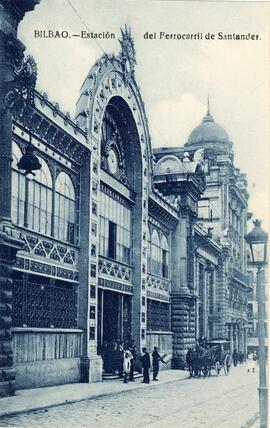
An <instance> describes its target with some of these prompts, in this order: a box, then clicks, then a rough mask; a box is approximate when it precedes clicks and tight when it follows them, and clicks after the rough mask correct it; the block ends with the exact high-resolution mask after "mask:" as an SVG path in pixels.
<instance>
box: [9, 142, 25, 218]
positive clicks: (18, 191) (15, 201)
mask: <svg viewBox="0 0 270 428" xmlns="http://www.w3.org/2000/svg"><path fill="white" fill-rule="evenodd" d="M21 157H22V152H21V150H20V148H19V146H18V145H17V144H16V143H14V142H12V160H13V162H12V202H11V218H12V221H13V223H15V224H17V225H18V226H24V217H25V211H24V210H25V185H26V178H25V175H24V174H22V173H21V172H20V171H19V169H18V167H17V163H18V162H19V160H20V159H21Z"/></svg>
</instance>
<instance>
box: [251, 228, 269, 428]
mask: <svg viewBox="0 0 270 428" xmlns="http://www.w3.org/2000/svg"><path fill="white" fill-rule="evenodd" d="M246 241H247V243H248V244H249V246H250V254H251V261H252V263H253V264H254V265H255V266H257V284H256V285H257V293H256V297H257V304H258V336H259V376H260V383H259V388H258V391H259V410H260V428H267V404H268V400H267V394H268V391H267V385H266V359H265V332H264V320H265V313H264V278H263V267H264V266H265V264H266V262H267V241H268V235H267V234H266V233H265V232H264V231H263V230H262V229H261V222H260V221H259V220H255V221H254V228H253V229H252V231H251V232H250V233H248V234H247V235H246Z"/></svg>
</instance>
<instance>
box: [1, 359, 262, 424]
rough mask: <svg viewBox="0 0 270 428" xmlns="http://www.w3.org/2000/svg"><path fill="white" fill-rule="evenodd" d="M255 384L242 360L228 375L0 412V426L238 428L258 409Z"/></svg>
mask: <svg viewBox="0 0 270 428" xmlns="http://www.w3.org/2000/svg"><path fill="white" fill-rule="evenodd" d="M162 376H163V373H162V372H161V373H160V378H162ZM136 382H140V380H137V381H136ZM257 386H258V373H255V374H253V373H247V368H246V366H245V365H244V366H242V367H237V368H234V369H232V371H231V373H230V375H229V376H228V377H226V376H224V374H221V375H220V376H219V377H216V376H215V375H214V376H212V377H210V378H199V379H191V380H189V379H186V380H181V381H175V382H170V383H166V384H163V385H159V384H158V382H157V383H153V382H152V383H151V384H150V385H145V387H144V388H140V389H137V390H133V391H131V390H130V391H127V392H124V393H121V394H113V395H110V396H106V397H100V398H96V399H92V400H85V401H81V402H77V403H73V404H66V405H62V406H57V407H53V408H49V409H44V410H41V411H35V412H31V413H25V414H20V415H15V416H13V417H6V418H2V419H1V420H0V426H1V427H3V426H27V427H28V426H34V427H49V426H50V427H64V426H80V427H103V428H107V427H129V428H131V427H137V426H138V427H139V426H143V427H145V426H150V427H153V428H155V427H160V428H161V427H165V426H166V427H178V426H179V427H180V426H181V427H183V428H199V427H200V428H201V427H203V428H242V427H243V426H245V425H246V423H247V421H249V420H251V419H252V418H253V417H254V415H255V414H256V413H258V392H257Z"/></svg>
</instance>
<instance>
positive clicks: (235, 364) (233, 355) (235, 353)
mask: <svg viewBox="0 0 270 428" xmlns="http://www.w3.org/2000/svg"><path fill="white" fill-rule="evenodd" d="M232 358H233V365H234V367H236V366H237V363H238V352H237V351H236V349H234V351H233V354H232Z"/></svg>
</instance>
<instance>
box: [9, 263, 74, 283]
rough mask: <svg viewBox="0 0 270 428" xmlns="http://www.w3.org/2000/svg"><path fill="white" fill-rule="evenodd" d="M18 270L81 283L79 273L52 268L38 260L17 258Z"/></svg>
mask: <svg viewBox="0 0 270 428" xmlns="http://www.w3.org/2000/svg"><path fill="white" fill-rule="evenodd" d="M15 267H16V268H17V269H21V270H26V271H31V272H36V273H40V274H44V275H48V276H52V277H58V278H64V279H69V280H72V281H76V282H78V281H79V273H78V272H77V271H74V270H70V269H64V268H62V267H59V266H51V265H48V264H46V263H41V262H37V261H36V260H29V259H24V258H22V257H17V258H16V262H15Z"/></svg>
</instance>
